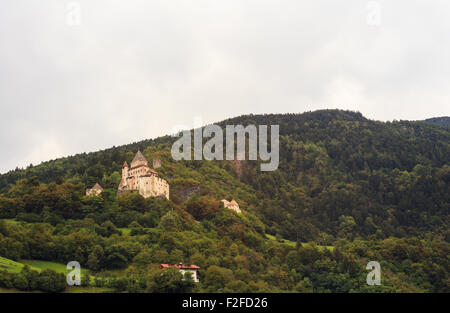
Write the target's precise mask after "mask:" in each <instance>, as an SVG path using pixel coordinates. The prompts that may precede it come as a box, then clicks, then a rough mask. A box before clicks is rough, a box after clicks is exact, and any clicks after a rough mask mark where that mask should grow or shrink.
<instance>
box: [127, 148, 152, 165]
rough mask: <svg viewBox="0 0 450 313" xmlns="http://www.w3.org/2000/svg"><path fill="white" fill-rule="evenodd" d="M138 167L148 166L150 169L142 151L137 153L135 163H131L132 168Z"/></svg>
mask: <svg viewBox="0 0 450 313" xmlns="http://www.w3.org/2000/svg"><path fill="white" fill-rule="evenodd" d="M138 166H147V167H148V162H147V160H146V159H145V157H144V155H143V154H142V153H141V151H140V150H139V151H138V152H137V153H136V155H135V157H134V159H133V161H131V168H135V167H138Z"/></svg>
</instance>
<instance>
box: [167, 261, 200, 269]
mask: <svg viewBox="0 0 450 313" xmlns="http://www.w3.org/2000/svg"><path fill="white" fill-rule="evenodd" d="M172 266H175V267H176V268H179V269H182V270H198V269H200V267H198V266H197V265H194V264H181V263H180V264H161V269H163V268H168V267H172Z"/></svg>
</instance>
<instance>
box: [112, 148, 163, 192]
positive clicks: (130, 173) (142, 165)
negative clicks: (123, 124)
mask: <svg viewBox="0 0 450 313" xmlns="http://www.w3.org/2000/svg"><path fill="white" fill-rule="evenodd" d="M159 165H160V164H159ZM128 191H139V194H141V195H142V196H143V197H144V198H148V197H157V196H163V197H165V198H167V199H169V183H167V181H165V180H164V179H162V178H161V177H159V175H158V173H157V172H156V171H155V170H153V169H151V168H150V167H149V166H148V162H147V160H146V159H145V157H144V156H143V155H142V153H141V151H138V152H137V153H136V156H135V157H134V159H133V161H131V166H130V167H128V164H127V162H124V164H123V167H122V180H121V181H120V184H119V188H118V191H117V192H118V193H119V194H120V193H123V192H128Z"/></svg>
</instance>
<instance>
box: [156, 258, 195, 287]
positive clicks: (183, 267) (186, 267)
mask: <svg viewBox="0 0 450 313" xmlns="http://www.w3.org/2000/svg"><path fill="white" fill-rule="evenodd" d="M169 267H176V268H178V269H179V270H180V272H181V274H183V275H184V274H185V273H186V272H189V273H191V274H192V279H193V280H194V281H195V282H196V283H198V282H199V281H200V280H199V276H198V270H199V269H200V267H198V266H197V265H194V264H183V263H178V264H161V266H160V269H162V270H163V269H166V268H169Z"/></svg>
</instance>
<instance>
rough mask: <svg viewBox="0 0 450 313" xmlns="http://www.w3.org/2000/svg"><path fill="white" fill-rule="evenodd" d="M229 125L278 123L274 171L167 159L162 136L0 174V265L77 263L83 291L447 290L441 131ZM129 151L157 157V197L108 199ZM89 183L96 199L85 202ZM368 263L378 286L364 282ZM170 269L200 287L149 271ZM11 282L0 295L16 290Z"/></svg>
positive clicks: (448, 190) (295, 119)
mask: <svg viewBox="0 0 450 313" xmlns="http://www.w3.org/2000/svg"><path fill="white" fill-rule="evenodd" d="M239 124H242V125H244V126H245V125H249V124H255V125H275V124H276V125H279V127H280V165H279V168H278V170H276V171H273V172H261V171H260V166H259V164H260V161H178V162H177V161H174V160H173V159H172V157H171V155H170V148H171V145H172V143H173V142H174V140H176V138H173V137H169V136H166V137H161V138H157V139H154V140H146V141H142V142H137V143H133V144H130V145H126V146H121V147H113V148H111V149H107V150H104V151H99V152H95V153H89V154H79V155H75V156H72V157H67V158H62V159H58V160H53V161H49V162H45V163H42V164H40V165H38V166H30V167H28V168H27V169H16V170H15V171H11V172H9V173H7V174H4V175H1V176H0V219H4V221H0V256H1V257H5V258H8V259H11V260H14V261H20V260H21V259H37V260H48V261H55V262H61V263H67V262H68V261H71V260H79V261H80V263H81V264H82V266H84V267H87V268H89V269H90V270H91V273H93V275H94V276H95V282H94V279H92V281H91V282H89V280H88V281H87V282H86V281H85V284H86V285H87V286H90V285H98V286H102V287H103V286H106V285H107V286H108V287H110V288H115V289H116V290H126V291H133V292H141V291H147V292H164V291H175V292H176V291H178V292H182V291H212V292H220V291H250V292H253V291H300V292H313V291H314V292H327V291H334V292H352V291H363V292H366V291H367V292H371V291H388V292H395V291H420V292H436V291H438V292H443V291H446V292H449V291H450V280H449V277H448V272H449V265H450V264H449V261H448V257H447V256H448V255H449V252H450V251H449V243H448V240H449V239H450V232H449V216H448V212H449V204H450V184H449V182H450V153H449V152H450V130H449V129H448V128H445V127H438V126H435V125H428V124H426V123H423V122H408V121H400V122H387V123H384V122H378V121H372V120H368V119H366V118H365V117H363V116H362V115H361V114H360V113H355V112H349V111H339V110H322V111H315V112H308V113H304V114H268V115H246V116H240V117H237V118H233V119H229V120H226V121H223V122H221V123H218V125H221V126H225V125H239ZM205 140H206V139H205ZM137 150H141V151H142V152H143V154H144V155H145V157H146V158H147V159H148V160H152V159H153V158H159V159H161V161H162V166H161V168H158V169H157V171H158V173H159V174H160V175H161V176H162V177H163V178H164V179H166V180H167V181H168V182H169V184H170V193H171V196H170V201H167V200H164V199H159V198H148V199H144V198H142V197H141V196H139V195H138V194H127V195H123V196H117V195H116V191H117V186H118V184H119V182H120V179H121V175H120V173H121V168H122V164H123V162H124V161H127V162H130V161H131V160H132V158H133V156H134V154H135V153H136V151H137ZM96 182H98V183H100V185H101V186H102V187H103V188H104V191H103V193H101V194H100V196H91V197H85V196H84V192H85V189H86V188H91V187H92V186H93V185H94V184H95V183H96ZM221 199H228V200H231V199H235V200H236V201H237V202H238V203H239V205H240V207H241V209H242V211H243V213H242V214H237V213H235V212H232V211H230V210H226V209H223V208H222V206H221V205H220V204H221V203H220V202H219V201H220V200H221ZM371 260H376V261H379V262H380V263H381V265H382V268H384V269H386V271H384V272H383V273H384V276H383V279H384V280H383V284H382V286H367V285H366V284H365V277H366V274H367V271H366V270H365V264H367V262H368V261H371ZM178 262H184V263H194V264H197V265H198V266H200V267H201V270H200V274H201V282H200V284H193V283H192V282H190V281H186V280H181V278H180V277H178V276H177V275H178V274H179V273H178V272H176V271H175V272H173V273H172V274H173V277H172V278H171V279H167V280H166V281H164V280H163V279H162V278H161V277H160V275H158V274H157V273H158V272H159V269H158V266H157V265H158V264H159V263H178ZM0 271H1V268H0ZM125 273H126V275H124V274H125ZM15 275H16V276H17V275H21V274H20V273H19V274H17V273H4V274H3V278H0V287H4V288H12V287H16V288H18V287H17V286H15V285H14V280H17V279H18V278H17V277H16V276H15ZM2 282H3V283H2ZM22 283H23V280H22ZM2 284H3V285H2ZM22 286H24V284H22ZM19 289H20V288H19ZM31 289H33V288H31V285H30V284H28V285H27V287H24V288H23V290H31Z"/></svg>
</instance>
